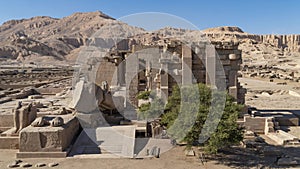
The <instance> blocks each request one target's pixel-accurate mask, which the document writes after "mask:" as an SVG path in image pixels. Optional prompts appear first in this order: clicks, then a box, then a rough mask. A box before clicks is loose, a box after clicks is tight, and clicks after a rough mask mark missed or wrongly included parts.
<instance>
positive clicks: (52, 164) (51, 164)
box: [48, 163, 59, 167]
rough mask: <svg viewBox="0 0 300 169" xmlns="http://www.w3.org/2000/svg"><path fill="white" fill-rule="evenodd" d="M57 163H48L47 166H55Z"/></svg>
mask: <svg viewBox="0 0 300 169" xmlns="http://www.w3.org/2000/svg"><path fill="white" fill-rule="evenodd" d="M58 165H59V164H58V163H49V164H48V167H56V166H58Z"/></svg>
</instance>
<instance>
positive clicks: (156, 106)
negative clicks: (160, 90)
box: [138, 91, 165, 120]
mask: <svg viewBox="0 0 300 169" xmlns="http://www.w3.org/2000/svg"><path fill="white" fill-rule="evenodd" d="M138 98H139V99H143V100H147V99H150V98H151V102H149V103H144V104H142V105H141V106H140V107H139V109H138V119H140V120H153V119H156V118H159V117H160V116H161V115H162V114H163V113H164V105H165V103H164V102H163V100H162V99H160V98H158V97H157V96H156V94H155V93H150V92H148V91H146V92H141V93H140V94H139V95H138Z"/></svg>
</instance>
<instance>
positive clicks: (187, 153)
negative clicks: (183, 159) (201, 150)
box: [185, 149, 195, 157]
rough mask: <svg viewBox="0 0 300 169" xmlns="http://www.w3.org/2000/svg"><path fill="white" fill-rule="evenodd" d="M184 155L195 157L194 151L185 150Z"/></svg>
mask: <svg viewBox="0 0 300 169" xmlns="http://www.w3.org/2000/svg"><path fill="white" fill-rule="evenodd" d="M185 155H186V156H190V157H191V156H195V151H194V150H192V149H191V150H185Z"/></svg>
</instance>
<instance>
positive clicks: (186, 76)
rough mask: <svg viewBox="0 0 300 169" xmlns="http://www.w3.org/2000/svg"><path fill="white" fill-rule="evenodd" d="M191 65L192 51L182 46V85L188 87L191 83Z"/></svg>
mask: <svg viewBox="0 0 300 169" xmlns="http://www.w3.org/2000/svg"><path fill="white" fill-rule="evenodd" d="M192 64H193V63H192V49H191V48H190V47H189V46H186V45H182V85H190V84H192V82H193V74H192Z"/></svg>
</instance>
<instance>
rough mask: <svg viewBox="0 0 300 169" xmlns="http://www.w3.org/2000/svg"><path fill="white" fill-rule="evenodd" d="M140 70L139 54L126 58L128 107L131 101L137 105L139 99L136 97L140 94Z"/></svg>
mask: <svg viewBox="0 0 300 169" xmlns="http://www.w3.org/2000/svg"><path fill="white" fill-rule="evenodd" d="M138 70H139V59H138V54H137V53H133V54H131V55H130V56H129V57H127V59H126V74H125V81H126V107H129V105H128V103H129V102H131V104H133V105H135V106H137V100H136V98H135V97H136V95H137V94H138V85H139V79H138ZM127 99H129V100H127ZM127 105H128V106H127Z"/></svg>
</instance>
